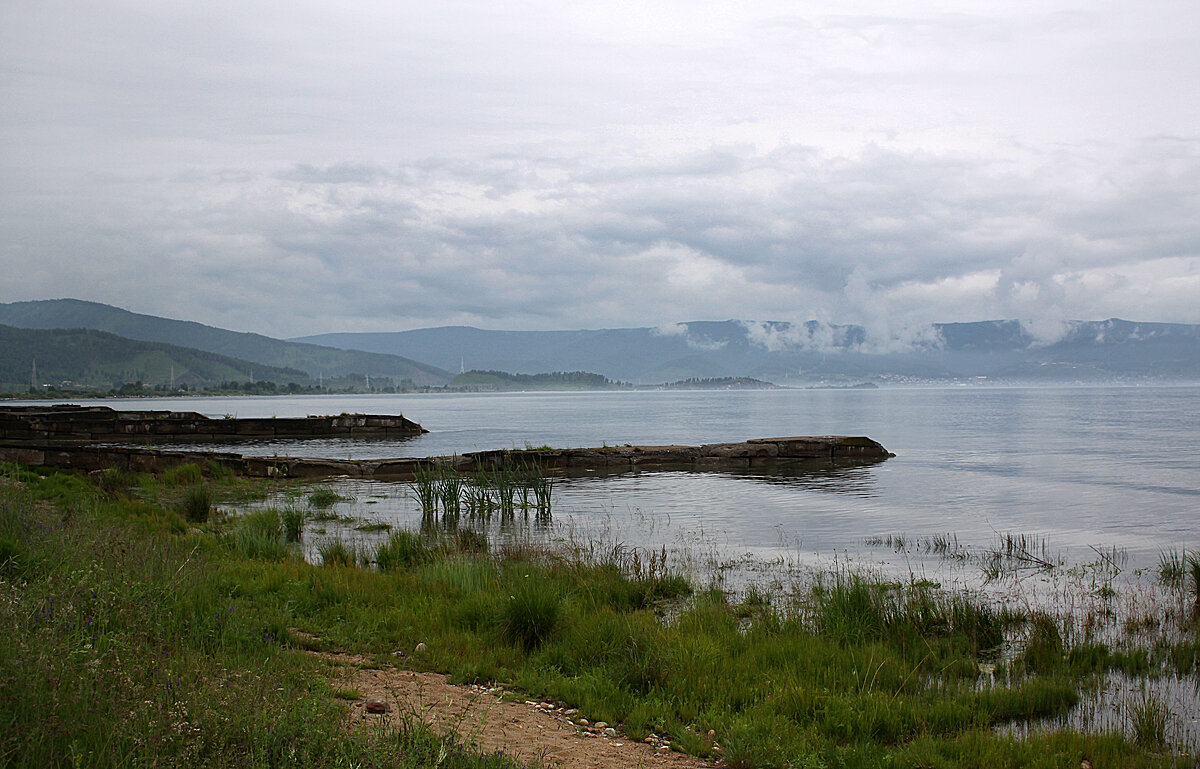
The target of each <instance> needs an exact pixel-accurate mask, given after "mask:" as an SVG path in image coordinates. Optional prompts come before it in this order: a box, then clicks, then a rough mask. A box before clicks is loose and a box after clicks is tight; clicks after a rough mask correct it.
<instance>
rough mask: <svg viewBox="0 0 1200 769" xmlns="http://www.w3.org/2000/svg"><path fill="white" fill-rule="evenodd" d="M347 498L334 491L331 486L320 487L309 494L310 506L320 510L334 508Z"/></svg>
mask: <svg viewBox="0 0 1200 769" xmlns="http://www.w3.org/2000/svg"><path fill="white" fill-rule="evenodd" d="M344 499H345V498H344V497H342V496H341V495H340V494H338V493H337V492H336V491H334V490H333V488H332V487H329V486H318V487H317V488H315V489H313V490H312V491H311V492H309V494H308V504H309V505H310V506H312V507H315V508H317V509H318V510H324V509H327V508H330V507H333V506H334V505H335V504H337V503H338V502H341V501H343V500H344Z"/></svg>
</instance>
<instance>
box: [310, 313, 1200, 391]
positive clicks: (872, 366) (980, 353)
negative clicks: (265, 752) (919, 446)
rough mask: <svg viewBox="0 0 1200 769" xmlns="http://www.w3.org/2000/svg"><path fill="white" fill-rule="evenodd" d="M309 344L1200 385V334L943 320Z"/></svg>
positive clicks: (745, 370)
mask: <svg viewBox="0 0 1200 769" xmlns="http://www.w3.org/2000/svg"><path fill="white" fill-rule="evenodd" d="M294 341H304V342H308V343H313V344H322V345H328V346H332V347H344V348H353V349H358V350H369V351H372V352H378V353H393V354H395V353H398V352H403V354H405V355H408V356H410V357H413V358H416V359H419V360H424V361H427V362H429V363H431V364H433V365H435V366H439V367H441V368H446V369H451V370H453V369H455V368H458V369H460V370H461V369H501V370H504V371H512V372H529V373H534V372H540V371H571V370H586V371H593V372H596V373H599V374H603V375H604V376H607V377H610V378H612V379H620V380H623V381H628V382H634V383H642V384H645V383H661V382H669V381H676V380H681V379H687V378H694V377H754V378H756V379H762V380H766V381H769V382H774V383H776V384H805V383H814V382H829V381H839V380H846V379H860V380H861V379H882V380H893V381H904V380H945V379H969V378H974V377H987V378H990V379H1001V380H1008V381H1042V380H1054V381H1107V380H1114V379H1125V378H1136V379H1190V380H1196V379H1200V326H1196V325H1184V324H1170V323H1135V322H1130V321H1124V320H1119V319H1115V318H1114V319H1110V320H1105V321H1077V322H1071V323H1066V324H1062V325H1060V326H1057V327H1054V328H1052V329H1040V328H1036V327H1033V326H1031V325H1029V324H1025V323H1021V322H1019V321H1015V320H999V321H982V322H975V323H937V324H933V325H932V326H929V327H926V328H923V329H919V330H918V331H917V332H916V333H909V334H907V335H906V336H905V338H904V339H890V340H883V341H879V340H873V339H872V338H871V337H870V336H869V335H868V333H867V331H866V330H865V329H864V328H862V327H861V326H850V325H831V324H825V323H818V322H816V321H811V322H808V323H800V324H793V323H782V322H754V321H738V320H728V321H718V322H698V323H680V324H675V325H672V326H668V327H659V328H624V329H603V330H596V331H527V332H526V331H485V330H482V329H477V328H470V327H463V326H448V327H442V328H428V329H418V330H414V331H400V332H395V333H361V334H344V333H343V334H322V335H318V336H309V337H303V338H301V339H298V340H294Z"/></svg>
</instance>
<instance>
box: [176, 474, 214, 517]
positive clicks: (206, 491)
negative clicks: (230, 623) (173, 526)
mask: <svg viewBox="0 0 1200 769" xmlns="http://www.w3.org/2000/svg"><path fill="white" fill-rule="evenodd" d="M194 466H195V465H192V467H194ZM212 509H213V493H212V489H210V488H208V486H206V485H204V484H203V483H201V484H197V485H194V486H188V487H187V488H185V489H184V490H183V497H182V498H181V499H180V501H179V512H180V514H181V515H182V516H183V517H184V520H187V521H188V522H190V523H208V518H209V516H210V515H212Z"/></svg>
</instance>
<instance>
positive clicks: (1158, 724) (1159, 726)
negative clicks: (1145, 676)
mask: <svg viewBox="0 0 1200 769" xmlns="http://www.w3.org/2000/svg"><path fill="white" fill-rule="evenodd" d="M1170 715H1171V712H1170V710H1168V709H1167V705H1166V703H1164V702H1163V701H1162V700H1161V699H1159V698H1158V697H1156V696H1154V695H1153V694H1150V693H1144V694H1143V695H1142V696H1141V698H1140V699H1138V700H1136V701H1134V702H1132V703H1131V706H1130V713H1129V723H1130V726H1131V727H1132V729H1133V740H1134V742H1136V743H1137V744H1138V745H1141V746H1142V747H1143V748H1147V749H1149V750H1162V749H1163V748H1164V747H1166V745H1167V720H1168V719H1169V718H1170Z"/></svg>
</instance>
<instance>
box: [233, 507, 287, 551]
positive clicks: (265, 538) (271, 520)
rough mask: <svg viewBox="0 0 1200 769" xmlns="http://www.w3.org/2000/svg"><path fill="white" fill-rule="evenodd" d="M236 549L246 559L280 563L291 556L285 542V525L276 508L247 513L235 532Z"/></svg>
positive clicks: (239, 521)
mask: <svg viewBox="0 0 1200 769" xmlns="http://www.w3.org/2000/svg"><path fill="white" fill-rule="evenodd" d="M233 546H234V549H235V550H236V551H237V552H239V553H241V554H242V555H243V556H245V557H246V558H254V559H259V560H264V561H280V560H283V559H284V558H287V557H288V556H289V555H291V549H290V548H289V547H288V545H287V542H286V541H285V540H284V532H283V523H282V522H281V521H280V520H279V511H278V510H276V509H274V508H268V509H266V510H258V511H255V512H253V513H247V514H245V515H243V516H242V517H241V518H239V519H238V522H237V527H236V528H235V529H234V532H233Z"/></svg>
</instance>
